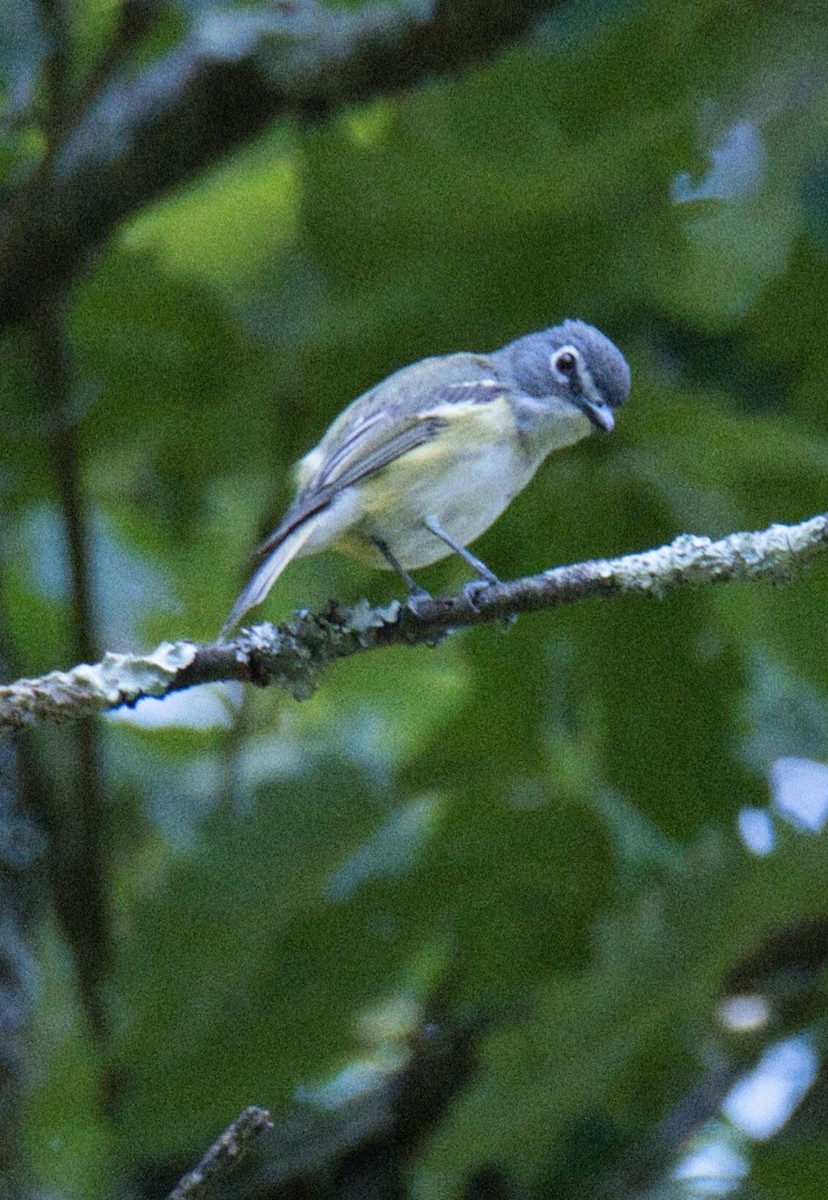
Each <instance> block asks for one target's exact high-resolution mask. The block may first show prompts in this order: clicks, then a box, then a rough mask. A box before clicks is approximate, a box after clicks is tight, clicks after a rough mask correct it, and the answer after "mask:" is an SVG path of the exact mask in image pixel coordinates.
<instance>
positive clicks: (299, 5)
mask: <svg viewBox="0 0 828 1200" xmlns="http://www.w3.org/2000/svg"><path fill="white" fill-rule="evenodd" d="M559 3H560V0H511V2H510V3H509V4H491V3H490V2H489V0H405V3H402V2H398V3H383V2H379V0H375V2H374V3H372V4H368V5H366V6H363V7H361V8H359V9H342V8H323V7H321V6H318V5H317V4H316V3H314V2H313V0H282V2H281V3H271V4H268V5H267V6H265V5H263V6H261V7H251V8H241V9H239V10H236V11H231V10H229V9H228V10H224V11H223V10H220V9H206V10H202V11H199V12H198V13H197V14H196V16H195V17H194V20H193V24H192V27H191V30H190V32H189V34H188V35H187V36H186V37H185V38H184V39H183V40H182V41H181V42H180V43H179V44H178V45H177V46H176V47H175V48H174V49H172V50H171V51H169V52H168V53H167V54H166V55H165V56H163V57H161V58H160V59H158V60H156V61H155V62H153V63H151V64H150V65H149V66H147V67H145V68H144V69H143V70H142V71H141V72H139V73H138V74H137V75H135V76H134V77H133V78H129V77H126V76H122V77H121V78H118V79H116V80H113V81H112V82H111V84H110V85H109V86H108V87H107V88H105V89H104V90H103V91H102V93H101V94H100V95H99V96H98V97H97V99H96V102H95V103H94V104H92V105H91V106H90V107H89V108H88V110H87V111H85V112H84V113H83V115H82V117H81V119H80V121H79V122H78V124H77V125H76V127H75V129H74V130H73V131H72V132H71V133H70V134H69V135H68V136H66V137H64V138H62V140H61V147H60V152H59V153H58V155H57V156H56V158H55V161H54V163H50V164H48V166H49V169H48V170H42V169H40V170H38V169H36V170H35V173H34V175H33V176H32V178H31V179H30V180H29V181H28V182H27V183H25V184H23V185H22V187H21V188H20V189H19V190H18V192H17V193H16V194H15V196H14V197H13V198H12V199H11V200H10V202H9V204H8V206H7V211H6V216H5V221H4V223H3V227H2V228H1V229H0V329H1V328H3V327H4V326H6V325H8V324H9V323H11V322H16V321H19V320H20V319H21V318H22V317H23V316H24V315H25V313H26V311H27V310H28V308H29V306H30V305H31V304H32V302H33V301H35V300H36V299H37V298H38V297H39V296H40V294H41V293H42V292H43V290H44V289H45V288H47V287H52V288H54V287H55V286H56V285H58V284H60V283H64V284H65V283H68V282H69V281H70V280H71V279H72V278H73V277H74V276H75V275H76V274H77V273H78V271H80V270H82V269H83V268H84V267H85V266H86V265H87V264H88V262H89V258H90V252H91V251H93V250H95V249H97V248H98V247H99V246H100V245H101V243H102V242H103V241H104V240H105V239H106V237H107V236H108V234H109V233H110V232H111V231H112V230H113V229H114V228H115V227H116V226H117V225H118V224H119V223H120V222H121V221H123V220H124V219H125V218H126V217H128V216H130V215H131V214H132V213H134V212H135V211H136V210H137V209H139V208H140V207H141V206H142V205H144V204H147V203H150V202H151V201H153V200H155V199H157V198H158V197H159V196H161V195H163V194H164V193H165V192H167V191H169V190H170V189H172V188H175V187H177V186H180V185H181V184H183V183H186V182H187V181H188V180H190V179H192V178H193V176H195V175H196V174H197V173H198V172H200V171H202V170H203V169H204V168H205V167H207V166H209V165H211V164H212V163H214V162H216V161H217V160H218V159H220V158H221V157H222V156H223V155H225V154H227V153H229V152H230V151H232V150H233V149H235V148H237V147H238V146H240V145H241V144H243V143H244V142H245V141H247V140H248V139H250V138H252V137H255V136H256V135H257V134H258V133H259V132H260V131H261V130H262V129H263V128H264V126H265V125H266V124H267V123H268V122H269V121H272V120H274V119H275V118H277V117H295V118H298V119H299V120H302V121H307V120H309V119H318V118H319V117H320V116H324V115H326V114H328V113H330V112H331V111H333V110H335V109H336V108H337V107H339V106H341V105H343V104H345V103H349V102H352V101H358V100H365V99H368V98H370V97H372V96H375V95H378V94H381V93H388V92H396V91H399V90H400V89H402V88H405V87H410V86H411V85H413V84H415V83H417V82H419V81H420V80H423V79H426V78H428V77H430V76H433V75H437V74H442V73H445V72H448V71H455V70H458V69H459V68H461V67H464V66H467V65H469V64H471V63H475V62H479V61H480V60H483V59H486V58H490V57H492V56H493V55H494V54H495V53H496V52H497V51H498V50H499V49H500V48H501V46H503V45H504V44H506V43H508V42H510V41H511V40H513V39H514V38H517V37H519V36H520V35H521V34H524V33H525V32H526V31H527V29H529V28H530V27H531V24H532V22H533V21H534V20H535V19H536V18H537V17H538V16H539V15H540V14H542V13H543V12H545V11H547V10H549V9H551V8H554V7H556V6H557V4H559Z"/></svg>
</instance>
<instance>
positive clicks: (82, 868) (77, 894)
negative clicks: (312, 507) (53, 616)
mask: <svg viewBox="0 0 828 1200" xmlns="http://www.w3.org/2000/svg"><path fill="white" fill-rule="evenodd" d="M31 331H32V342H33V359H34V364H35V369H36V371H37V375H38V379H39V384H40V391H41V396H42V404H41V407H42V411H43V412H44V413H53V412H58V413H63V414H68V413H69V411H70V396H71V390H72V379H71V366H70V362H69V350H68V346H67V343H66V338H65V331H64V316H63V305H62V303H61V300H60V299H59V298H58V297H54V298H52V299H50V300H44V301H43V302H42V303H41V304H39V305H38V306H37V309H36V311H35V312H34V313H33V314H32V318H31ZM49 424H50V426H51V428H50V432H49V434H48V437H47V446H48V452H49V458H50V461H51V467H52V473H53V475H54V479H55V485H56V490H57V493H58V499H59V502H60V512H61V517H62V521H63V528H64V534H65V539H66V545H67V549H68V558H69V575H70V587H71V613H70V615H71V624H70V630H69V635H70V644H71V653H72V656H73V658H76V659H81V660H86V661H89V660H91V659H93V658H95V657H96V655H97V653H98V650H97V647H96V638H95V632H94V617H93V602H92V594H91V561H90V547H89V528H88V517H87V513H86V511H85V507H84V504H83V498H82V494H81V485H80V446H79V441H78V430H77V426H76V424H75V422H74V421H73V420H72V419H71V418H70V417H68V416H67V418H66V419H65V420H62V421H61V420H58V421H55V422H54V423H51V422H49ZM74 735H75V737H74V740H75V746H74V754H73V760H74V763H75V788H74V791H75V800H76V802H75V804H74V806H73V821H74V822H76V824H75V826H74V828H72V829H71V830H70V831H69V830H67V829H66V828H65V827H64V823H63V822H61V821H55V828H56V829H59V830H60V831H61V832H60V837H59V839H58V840H57V841H56V842H55V844H54V845H53V849H52V853H53V856H55V862H54V863H53V868H54V870H53V878H54V884H55V888H56V902H57V907H58V911H59V913H60V917H61V920H62V921H63V923H64V926H65V928H66V931H67V935H68V937H69V941H70V943H71V945H72V948H73V951H74V953H75V957H76V960H77V967H78V977H79V981H80V990H81V994H82V996H83V1001H84V1005H85V1007H86V1011H87V1014H88V1017H89V1022H90V1027H91V1029H92V1031H93V1033H94V1034H95V1035H96V1036H97V1037H99V1038H101V1037H103V1035H104V1032H105V1018H104V1011H103V1006H102V1003H101V983H102V979H103V975H104V974H105V971H106V966H107V959H108V951H109V940H110V939H109V913H108V910H107V904H106V899H105V890H104V879H105V871H104V844H103V789H102V786H101V771H100V761H99V760H100V754H99V747H98V727H97V726H96V724H95V723H94V722H93V721H91V720H85V721H79V722H78V724H77V726H76V729H75V731H74Z"/></svg>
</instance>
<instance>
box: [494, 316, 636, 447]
mask: <svg viewBox="0 0 828 1200" xmlns="http://www.w3.org/2000/svg"><path fill="white" fill-rule="evenodd" d="M500 353H501V354H502V355H503V356H504V357H505V358H506V359H507V361H508V366H509V371H510V374H511V375H512V378H513V379H514V381H515V383H516V384H517V386H518V387H519V388H520V389H521V391H523V392H527V393H528V394H529V395H530V396H550V395H552V396H560V397H561V398H564V399H567V400H570V401H571V402H572V403H573V404H575V405H577V407H578V408H580V409H581V410H582V411H583V412H584V413H585V414H586V415H587V416H588V417H589V419H590V421H592V423H593V425H596V426H597V427H598V428H599V429H603V430H605V431H606V432H607V433H609V431H610V430H611V429H612V428H613V426H614V425H615V418H614V416H613V409H616V408H620V406H621V405H622V404H623V403H624V401H625V400H626V399H627V397H628V396H629V394H630V368H629V366H628V365H627V360H626V359H625V358H624V355H623V354H622V353H621V351H620V350H619V349H618V347H617V346H616V345H615V343H614V342H611V341H610V340H609V338H608V337H605V336H604V334H603V333H601V331H600V330H599V329H596V328H595V326H594V325H587V324H586V322H585V321H564V322H563V323H562V324H561V325H555V326H554V328H552V329H544V330H542V331H541V332H540V333H530V334H527V336H526V337H522V338H518V339H517V341H514V342H510V344H509V345H508V346H504V348H503V350H502V351H501V352H500Z"/></svg>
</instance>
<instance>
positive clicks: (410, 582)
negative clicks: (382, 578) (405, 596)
mask: <svg viewBox="0 0 828 1200" xmlns="http://www.w3.org/2000/svg"><path fill="white" fill-rule="evenodd" d="M371 540H372V542H373V543H374V545H375V546H376V548H377V549H378V550H379V552H380V554H381V555H382V557H383V558H384V559H385V561H386V562H387V563H388V565H389V567H390V568H391V570H392V571H396V572H397V574H398V575H399V577H400V579H401V580H402V581H403V583H404V584H405V586H406V587H407V588H408V590H409V592H410V593H411V596H412V598H413V599H415V600H425V599H428V600H430V599H431V593H430V592H427V591H426V590H425V588H424V587H421V586H420V584H419V583H417V580H416V579H415V578H414V577H413V575H409V573H408V571H406V569H405V567H404V566H403V565H402V563H400V562H399V560H398V559H396V558H395V557H394V555H393V554H392V553H391V551H390V550H389V548H388V546H387V545H386V543H385V542H384V541H382V539H381V538H372V539H371Z"/></svg>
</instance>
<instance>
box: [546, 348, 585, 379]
mask: <svg viewBox="0 0 828 1200" xmlns="http://www.w3.org/2000/svg"><path fill="white" fill-rule="evenodd" d="M549 361H550V366H551V367H552V372H553V374H554V375H555V377H556V378H557V379H558V380H559V382H560V383H569V381H570V379H571V377H572V376H573V375H574V374H575V373H576V371H577V370H578V365H579V363H580V361H581V356H580V355H579V354H578V351H577V350H576V349H575V347H574V346H562V347H561V349H560V350H556V351H555V353H554V354H553V355H552V357H551V359H550V360H549Z"/></svg>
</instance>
